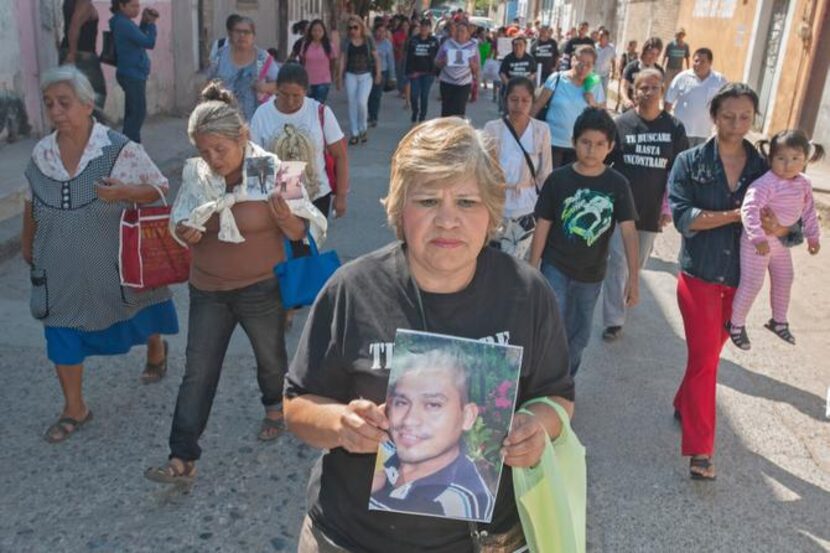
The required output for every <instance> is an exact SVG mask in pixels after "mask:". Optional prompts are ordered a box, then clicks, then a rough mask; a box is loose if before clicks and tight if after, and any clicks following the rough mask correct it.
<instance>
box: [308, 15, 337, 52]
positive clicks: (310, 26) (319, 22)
mask: <svg viewBox="0 0 830 553" xmlns="http://www.w3.org/2000/svg"><path fill="white" fill-rule="evenodd" d="M315 25H320V26H321V27H322V28H323V38H321V39H320V44H322V45H323V50H325V51H326V55H327V56H331V41H330V40H329V31H328V29H326V24H325V23H323V20H322V19H314V20H312V21H311V23H309V24H308V27H306V29H305V36H304V37H303V57H305V53H306V52H307V51H308V47H309V46H310V45H311V42H312V39H311V29H313V28H314V26H315Z"/></svg>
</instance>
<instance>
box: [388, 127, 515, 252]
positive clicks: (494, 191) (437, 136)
mask: <svg viewBox="0 0 830 553" xmlns="http://www.w3.org/2000/svg"><path fill="white" fill-rule="evenodd" d="M471 176H472V177H473V178H474V179H475V180H476V182H477V183H478V187H479V192H480V193H481V199H482V202H483V204H484V206H485V207H486V208H487V212H488V213H489V215H490V224H489V226H488V229H487V232H488V237H492V236H493V235H494V234H495V232H496V230H497V229H498V228H499V226H500V225H501V221H502V214H503V212H504V196H505V181H504V173H503V172H502V170H501V166H500V165H499V162H498V158H497V157H496V155H495V149H494V148H493V146H492V144H491V143H490V141H489V139H488V138H487V137H486V136H485V135H484V133H482V132H480V131H476V130H475V129H474V128H473V127H472V125H470V123H469V122H468V121H466V120H464V119H461V118H460V117H442V118H439V119H432V120H430V121H427V122H426V123H422V124H420V125H418V126H417V127H415V128H414V129H412V130H411V131H409V132H408V133H407V134H406V136H404V137H403V140H401V142H400V143H399V144H398V148H397V149H396V150H395V153H394V154H393V155H392V167H391V175H390V178H389V194H388V195H387V196H386V197H385V198H383V199H382V200H381V203H382V204H383V205H384V207H385V208H386V217H387V219H388V221H389V226H390V227H392V229H394V231H395V235H396V236H397V237H398V239H399V240H405V237H404V235H403V221H402V213H403V208H404V204H406V200H407V197H408V196H409V193H410V190H411V188H412V186H413V184H415V183H416V182H417V184H418V185H421V186H423V185H427V186H429V185H432V186H447V185H450V184H452V183H454V182H457V181H458V180H461V179H464V178H469V177H471Z"/></svg>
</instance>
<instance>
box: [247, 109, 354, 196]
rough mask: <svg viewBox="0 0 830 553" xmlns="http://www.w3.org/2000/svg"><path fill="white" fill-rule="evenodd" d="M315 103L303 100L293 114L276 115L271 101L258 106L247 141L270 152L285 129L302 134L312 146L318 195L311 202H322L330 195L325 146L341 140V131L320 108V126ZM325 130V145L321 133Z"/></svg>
mask: <svg viewBox="0 0 830 553" xmlns="http://www.w3.org/2000/svg"><path fill="white" fill-rule="evenodd" d="M319 105H320V103H319V102H317V100H314V99H312V98H304V99H303V105H302V107H301V108H300V109H298V110H297V111H295V112H294V113H288V114H286V113H282V112H279V111H277V107H276V105H274V100H270V101H268V102H266V103H264V104H262V105H261V106H259V107H258V108H257V110H256V112H255V113H254V116H253V118H252V119H251V140H252V141H253V142H255V143H256V144H259V145H260V146H261V147H262V148H264V149H266V150H268V151H269V152H270V151H272V147H273V145H274V141H275V140H276V139H277V138H279V137H280V136H281V135H282V134H283V132H285V131H284V129H285V126H286V125H293V126H294V127H295V128H296V129H297V130H298V131H300V132H302V133H304V134H306V135H307V136H308V137H309V138H310V139H311V142H312V144H313V145H314V169H315V171H316V173H317V175H318V177H319V179H320V191H319V192H318V193H317V195H316V196H315V197H314V198H311V199H312V200H316V199H318V198H322V197H323V196H325V195H326V194H328V193H330V192H331V186H330V185H329V179H328V176H327V175H326V158H325V145H326V144H334V143H335V142H338V141H340V140H342V139H343V131H342V130H341V129H340V124H339V123H338V122H337V117H335V116H334V112H332V111H331V108H329V107H328V106H325V107H324V115H323V119H324V122H325V124H324V127H321V126H320V115H319V111H318V109H319V108H318V106H319ZM324 129H325V143H324V141H323V130H324Z"/></svg>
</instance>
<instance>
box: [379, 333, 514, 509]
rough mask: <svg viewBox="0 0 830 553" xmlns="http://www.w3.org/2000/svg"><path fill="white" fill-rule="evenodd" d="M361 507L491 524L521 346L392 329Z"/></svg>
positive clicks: (511, 409) (510, 417)
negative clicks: (384, 423) (382, 417)
mask: <svg viewBox="0 0 830 553" xmlns="http://www.w3.org/2000/svg"><path fill="white" fill-rule="evenodd" d="M393 352H394V353H393V355H392V364H391V372H390V375H389V386H388V389H387V393H386V416H387V418H388V419H389V440H388V441H387V442H384V443H382V444H381V445H380V446H379V447H378V454H377V460H376V461H375V471H374V475H373V478H372V488H371V494H370V498H369V509H370V510H376V511H394V512H398V513H408V514H413V515H423V516H433V517H440V518H450V519H459V520H468V521H476V522H485V523H487V522H490V521H491V519H492V517H493V507H494V505H495V498H496V496H497V494H498V487H499V481H500V479H501V473H502V468H503V465H504V462H503V460H502V458H501V454H500V451H501V445H502V442H503V441H504V439H505V437H507V432H508V431H509V429H510V425H511V421H512V418H513V411H514V408H515V403H516V392H517V387H518V380H519V371H520V369H521V363H522V352H523V349H522V348H521V347H517V346H507V345H499V344H494V343H487V342H481V341H478V340H470V339H467V338H457V337H454V336H444V335H440V334H431V333H427V332H418V331H412V330H402V329H399V330H398V331H397V333H396V335H395V346H394V349H393Z"/></svg>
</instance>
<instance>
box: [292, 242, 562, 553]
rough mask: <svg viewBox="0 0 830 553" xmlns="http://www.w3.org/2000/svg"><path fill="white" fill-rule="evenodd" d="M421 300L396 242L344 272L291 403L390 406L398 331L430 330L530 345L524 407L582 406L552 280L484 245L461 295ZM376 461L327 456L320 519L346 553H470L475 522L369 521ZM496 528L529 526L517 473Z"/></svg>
mask: <svg viewBox="0 0 830 553" xmlns="http://www.w3.org/2000/svg"><path fill="white" fill-rule="evenodd" d="M418 296H419V294H418V293H417V292H416V288H415V285H414V281H413V279H412V277H411V275H410V272H409V267H408V264H407V260H406V252H405V246H403V245H402V244H400V243H394V244H390V245H389V246H386V247H384V248H381V249H380V250H377V251H375V252H373V253H370V254H368V255H365V256H363V257H361V258H359V259H356V260H355V261H353V262H351V263H348V264H346V265H344V266H343V267H341V268H340V269H339V270H338V271H337V272H336V273H335V274H334V275H333V276H332V278H331V279H330V280H329V281H328V282H327V283H326V286H325V288H324V289H323V291H322V292H321V293H320V295H319V296H318V297H317V300H316V301H315V303H314V306H313V307H312V308H311V313H310V314H309V317H308V320H307V321H306V324H305V327H304V328H303V333H302V336H301V338H300V343H299V345H298V349H297V353H296V355H295V356H294V359H293V361H292V363H291V367H290V369H289V371H288V374H287V375H286V381H285V394H286V396H287V397H289V398H293V397H297V396H300V395H305V394H316V395H319V396H324V397H327V398H331V399H333V400H335V401H338V402H341V403H344V404H345V403H348V402H350V401H352V400H354V399H357V398H365V399H368V400H370V401H373V402H375V403H377V404H378V405H380V404H381V403H383V402H384V401H385V399H386V391H387V384H388V382H389V363H390V360H391V358H392V350H393V346H394V341H395V331H396V330H397V329H399V328H401V329H415V330H427V331H429V332H436V333H440V334H447V335H451V336H460V337H466V338H474V339H480V340H482V341H488V342H493V343H502V344H510V345H516V346H522V347H523V348H524V354H523V356H522V368H521V374H520V380H519V397H518V400H517V405H521V404H522V403H523V402H525V401H527V400H528V399H530V398H534V397H540V396H560V397H564V398H567V399H573V397H574V385H573V379H572V378H571V377H570V375H569V373H568V355H567V343H566V339H565V334H564V329H563V325H562V322H561V320H560V318H559V311H558V308H557V306H556V300H555V298H554V296H553V292H552V290H551V288H550V286H549V285H548V284H547V282H546V281H545V280H544V277H542V275H541V273H540V272H539V271H537V270H534V269H533V268H531V267H530V266H529V265H527V264H526V263H523V262H521V261H518V260H515V259H513V258H512V257H510V256H509V255H507V254H505V253H503V252H501V251H498V250H496V249H495V248H489V247H485V248H483V249H482V251H481V253H480V254H479V256H478V259H477V263H476V269H475V274H474V276H473V279H472V281H471V282H470V284H468V285H467V287H466V288H465V289H463V290H461V291H459V292H455V293H450V294H436V293H428V292H424V291H421V292H420V298H421V302H420V303H422V304H423V312H421V309H420V308H419V300H418ZM375 458H376V455H375V454H354V453H349V452H347V451H346V450H344V449H343V448H335V449H332V450H330V451H327V452H324V454H323V455H322V457H321V459H320V460H319V461H318V462H317V464H316V465H315V467H314V469H313V470H312V473H311V476H310V481H309V486H308V504H309V506H310V511H309V516H310V517H311V519H312V521H313V523H314V525H315V526H316V527H318V528H319V529H320V530H322V531H323V533H325V534H326V536H328V537H329V539H331V540H332V541H334V542H335V543H336V544H338V545H339V546H341V547H343V548H346V549H347V550H349V551H361V552H369V553H375V552H377V553H387V552H389V551H394V552H395V553H415V552H419V553H420V552H423V551H430V552H435V553H470V552H472V551H473V544H472V540H471V538H470V528H469V525H468V523H467V522H464V521H459V520H449V519H442V518H434V517H423V516H414V515H407V514H401V513H393V512H384V511H370V510H369V508H368V506H369V495H370V490H371V486H372V475H373V471H374V465H375ZM492 520H493V522H492V523H491V524H486V525H485V524H481V525H479V528H480V529H481V530H486V531H487V532H488V533H491V534H493V533H503V532H506V531H507V530H509V529H510V528H512V527H513V526H515V525H516V524H518V522H519V518H518V512H517V510H516V504H515V499H514V492H513V479H512V475H511V471H510V468H509V467H507V466H505V467H504V470H503V471H502V476H501V481H500V485H499V491H498V497H497V499H496V504H495V508H494V510H493V519H492Z"/></svg>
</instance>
